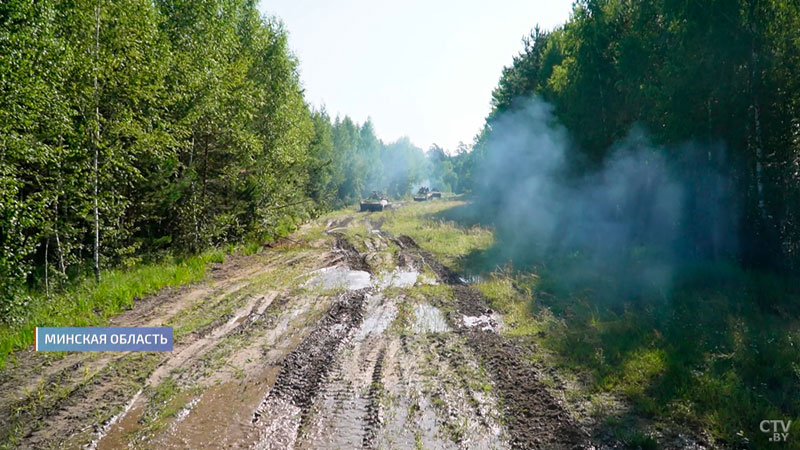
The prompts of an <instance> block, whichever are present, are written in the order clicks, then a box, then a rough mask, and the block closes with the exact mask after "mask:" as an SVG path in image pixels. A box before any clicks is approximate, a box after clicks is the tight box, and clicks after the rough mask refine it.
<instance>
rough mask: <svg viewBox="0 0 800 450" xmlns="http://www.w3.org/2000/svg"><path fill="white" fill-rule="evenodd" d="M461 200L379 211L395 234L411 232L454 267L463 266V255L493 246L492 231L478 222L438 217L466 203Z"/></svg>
mask: <svg viewBox="0 0 800 450" xmlns="http://www.w3.org/2000/svg"><path fill="white" fill-rule="evenodd" d="M465 204H466V203H465V202H464V201H461V200H434V201H428V202H418V203H409V204H407V205H404V206H403V207H402V208H397V209H391V210H388V211H384V212H382V213H378V214H379V216H380V217H383V218H384V219H385V221H384V223H383V229H384V230H386V231H388V232H390V233H392V234H393V235H395V236H401V235H407V236H410V237H411V238H412V239H414V240H415V241H416V242H417V244H419V245H420V246H422V247H424V248H425V249H426V250H428V251H430V252H431V253H433V254H434V255H436V257H437V258H439V260H440V261H441V262H442V263H444V264H446V265H449V266H451V267H453V268H454V269H457V270H461V269H463V268H464V267H463V258H464V257H466V256H467V255H469V254H470V253H472V252H475V251H481V250H485V249H487V248H489V247H490V246H491V245H492V243H493V237H492V232H491V231H490V230H488V229H486V228H483V227H480V226H478V225H475V226H468V227H463V226H460V225H458V224H457V223H456V222H454V221H450V220H443V219H438V218H436V217H435V216H436V215H437V214H439V213H441V212H442V211H445V210H448V209H451V208H454V207H458V206H462V205H465Z"/></svg>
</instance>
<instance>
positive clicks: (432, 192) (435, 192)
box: [431, 188, 442, 198]
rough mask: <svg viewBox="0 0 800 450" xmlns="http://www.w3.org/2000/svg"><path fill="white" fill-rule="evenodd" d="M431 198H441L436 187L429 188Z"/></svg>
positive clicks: (440, 192)
mask: <svg viewBox="0 0 800 450" xmlns="http://www.w3.org/2000/svg"><path fill="white" fill-rule="evenodd" d="M431 198H442V191H440V190H439V189H436V188H433V189H431Z"/></svg>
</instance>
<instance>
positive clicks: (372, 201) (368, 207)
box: [360, 191, 392, 211]
mask: <svg viewBox="0 0 800 450" xmlns="http://www.w3.org/2000/svg"><path fill="white" fill-rule="evenodd" d="M360 205H361V211H383V210H384V209H389V208H391V207H392V204H391V203H389V200H388V199H387V198H386V197H385V196H384V195H383V193H381V192H380V191H373V192H372V195H370V196H369V197H367V198H365V199H364V200H362V201H361V204H360Z"/></svg>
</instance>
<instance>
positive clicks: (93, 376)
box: [0, 213, 592, 449]
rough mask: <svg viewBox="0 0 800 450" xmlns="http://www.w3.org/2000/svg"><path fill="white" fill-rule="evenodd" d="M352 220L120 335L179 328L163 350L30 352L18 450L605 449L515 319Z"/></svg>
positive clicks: (9, 380)
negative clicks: (561, 394) (557, 390)
mask: <svg viewBox="0 0 800 450" xmlns="http://www.w3.org/2000/svg"><path fill="white" fill-rule="evenodd" d="M372 217H374V216H373V215H372V214H359V213H352V214H349V215H339V216H337V218H335V219H330V218H329V219H323V220H321V221H319V222H317V223H313V224H310V225H307V226H305V227H304V228H303V229H302V230H301V231H299V232H298V233H296V234H295V235H293V236H292V237H291V238H289V239H284V240H281V241H279V242H278V243H276V244H274V245H272V246H270V247H269V248H265V249H264V251H262V252H260V253H258V254H255V255H250V256H231V257H229V258H228V260H227V261H226V262H225V263H223V264H218V265H215V266H214V267H211V268H210V269H209V273H208V276H207V277H206V280H205V281H203V282H200V283H196V284H193V285H189V286H185V287H182V288H180V289H168V290H165V291H162V292H160V293H159V294H157V295H154V296H151V297H149V298H145V299H141V300H139V301H137V302H136V303H135V305H134V307H133V309H131V310H130V311H127V312H125V313H124V314H121V315H120V316H117V317H115V318H113V319H112V323H111V325H116V326H171V327H173V329H174V336H175V347H174V351H172V352H164V353H69V354H41V353H39V354H34V353H33V352H32V351H30V350H29V351H23V352H19V353H17V354H16V355H15V358H13V360H12V361H10V362H9V363H8V364H7V365H6V367H5V368H4V369H3V370H2V371H0V446H2V447H5V448H31V449H44V448H75V449H79V448H82V449H119V448H143V449H150V448H165V449H197V448H256V449H291V448H295V449H311V448H325V449H328V448H335V449H356V448H364V449H422V448H426V449H505V448H559V449H560V448H592V446H591V444H590V442H589V439H588V437H587V434H586V433H585V432H584V431H583V430H581V428H580V427H579V426H578V425H576V423H575V421H574V420H573V419H572V418H571V417H570V415H569V414H568V413H567V412H566V411H565V409H564V408H563V407H562V405H561V402H560V400H559V399H558V398H557V396H554V395H552V394H551V393H550V392H549V391H548V390H547V389H545V388H544V386H543V385H542V383H540V381H539V380H538V378H537V375H536V374H537V368H536V367H534V366H533V363H531V362H530V361H529V358H526V357H525V351H526V349H525V348H523V347H521V346H520V345H519V344H517V343H514V342H512V341H509V340H507V339H506V338H505V337H503V335H502V333H501V330H502V327H503V318H502V317H501V316H500V315H499V314H497V313H496V312H494V311H491V310H490V309H488V308H487V306H486V305H487V304H486V302H485V301H484V300H483V299H482V298H481V297H480V295H479V294H478V293H477V292H476V291H475V290H474V289H472V288H471V287H470V286H469V285H467V284H465V283H463V282H462V280H461V279H460V278H459V277H458V275H457V274H455V273H453V272H452V271H451V270H450V269H449V268H447V267H445V266H444V265H442V264H440V263H439V262H437V260H436V258H435V257H434V256H433V255H431V254H430V253H428V252H427V251H425V250H424V249H422V248H420V247H419V246H418V245H417V243H416V242H414V241H413V240H412V239H411V238H409V237H407V236H393V235H391V234H389V233H387V232H385V231H382V230H381V229H380V225H381V223H382V221H379V220H375V219H373V218H372Z"/></svg>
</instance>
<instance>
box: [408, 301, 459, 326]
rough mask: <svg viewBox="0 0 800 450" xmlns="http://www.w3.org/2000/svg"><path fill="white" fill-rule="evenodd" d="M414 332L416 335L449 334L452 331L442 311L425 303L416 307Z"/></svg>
mask: <svg viewBox="0 0 800 450" xmlns="http://www.w3.org/2000/svg"><path fill="white" fill-rule="evenodd" d="M412 330H413V331H414V332H415V333H447V332H449V331H451V330H450V325H448V324H447V320H446V319H445V317H444V314H442V310H440V309H439V308H437V307H435V306H433V305H431V304H430V303H424V302H423V303H417V304H415V305H414V322H413V324H412Z"/></svg>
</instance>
